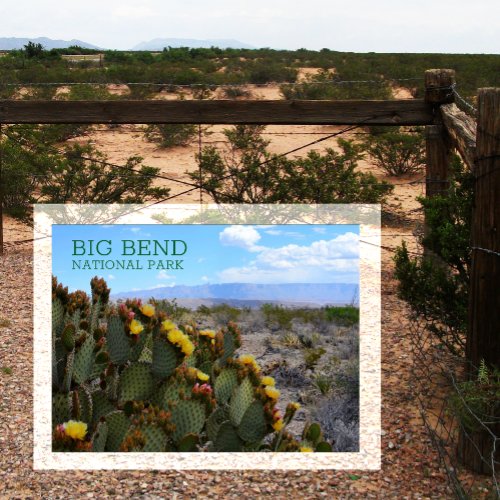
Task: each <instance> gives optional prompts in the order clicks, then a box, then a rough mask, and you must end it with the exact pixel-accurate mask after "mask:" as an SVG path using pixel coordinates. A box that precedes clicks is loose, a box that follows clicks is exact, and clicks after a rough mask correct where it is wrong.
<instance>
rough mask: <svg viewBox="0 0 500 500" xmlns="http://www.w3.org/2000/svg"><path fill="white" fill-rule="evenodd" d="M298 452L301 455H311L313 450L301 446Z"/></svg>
mask: <svg viewBox="0 0 500 500" xmlns="http://www.w3.org/2000/svg"><path fill="white" fill-rule="evenodd" d="M299 449H300V451H301V452H302V453H311V452H313V451H314V450H313V449H312V448H310V447H309V446H301V447H300V448H299Z"/></svg>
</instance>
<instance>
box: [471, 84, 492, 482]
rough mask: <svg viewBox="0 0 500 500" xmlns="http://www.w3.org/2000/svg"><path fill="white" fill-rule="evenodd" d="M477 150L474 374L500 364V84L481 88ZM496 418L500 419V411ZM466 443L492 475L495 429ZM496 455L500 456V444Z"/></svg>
mask: <svg viewBox="0 0 500 500" xmlns="http://www.w3.org/2000/svg"><path fill="white" fill-rule="evenodd" d="M476 154H477V158H476V169H475V174H476V188H475V200H474V208H473V215H472V235H471V246H472V269H471V282H470V288H469V296H470V301H469V325H468V326H469V328H468V332H467V342H466V358H467V362H468V365H469V375H470V377H471V378H474V379H475V378H476V377H477V367H478V366H479V364H480V363H481V361H482V360H484V362H485V363H486V365H487V366H490V367H491V366H497V367H499V365H500V335H499V330H498V328H499V325H500V293H499V284H500V203H499V195H500V89H493V88H487V89H480V90H479V93H478V122H477V146H476ZM494 417H496V418H497V419H498V418H500V414H497V415H495V416H494ZM489 420H492V419H491V418H490V419H489ZM492 427H493V428H492V429H491V431H492V432H493V433H494V434H495V435H496V436H500V425H499V424H496V425H494V426H492ZM462 444H463V446H462V449H461V456H462V459H463V461H464V463H465V464H466V465H467V466H469V467H471V468H473V469H474V470H475V471H477V472H483V473H490V474H491V467H489V466H488V464H486V463H485V462H484V461H482V460H481V459H480V456H481V455H482V456H483V457H484V458H485V459H486V460H490V461H491V454H492V453H493V437H492V436H491V434H490V433H489V432H487V431H486V430H485V431H481V432H478V433H474V434H472V436H471V437H470V438H469V439H462ZM495 459H496V460H497V461H498V460H500V448H499V447H498V444H497V447H496V454H495ZM497 463H498V462H497Z"/></svg>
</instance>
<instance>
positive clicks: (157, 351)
mask: <svg viewBox="0 0 500 500" xmlns="http://www.w3.org/2000/svg"><path fill="white" fill-rule="evenodd" d="M176 366H177V352H176V349H175V347H174V346H173V345H172V344H171V343H170V342H167V341H166V340H164V339H162V338H157V339H155V340H154V341H153V364H152V366H151V371H152V372H153V374H154V375H155V376H157V377H159V378H165V377H168V376H170V375H172V373H173V372H174V370H175V368H176Z"/></svg>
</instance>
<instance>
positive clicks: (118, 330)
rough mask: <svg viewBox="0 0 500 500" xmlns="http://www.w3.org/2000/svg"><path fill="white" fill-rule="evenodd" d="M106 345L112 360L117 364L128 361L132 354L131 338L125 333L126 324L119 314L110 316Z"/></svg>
mask: <svg viewBox="0 0 500 500" xmlns="http://www.w3.org/2000/svg"><path fill="white" fill-rule="evenodd" d="M106 345H107V350H108V353H109V357H110V359H111V361H112V362H113V363H115V364H117V365H121V364H124V363H126V362H127V361H128V357H129V354H130V340H129V338H128V337H127V334H126V333H125V326H124V325H123V322H122V320H121V319H120V317H119V316H110V317H109V319H108V331H107V334H106Z"/></svg>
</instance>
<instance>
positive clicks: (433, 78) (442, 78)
mask: <svg viewBox="0 0 500 500" xmlns="http://www.w3.org/2000/svg"><path fill="white" fill-rule="evenodd" d="M424 82H425V101H426V102H427V103H429V104H432V105H434V106H437V105H439V104H446V103H449V102H453V101H454V100H455V96H454V95H453V86H454V85H455V70H453V69H428V70H427V71H426V72H425V74H424Z"/></svg>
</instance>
